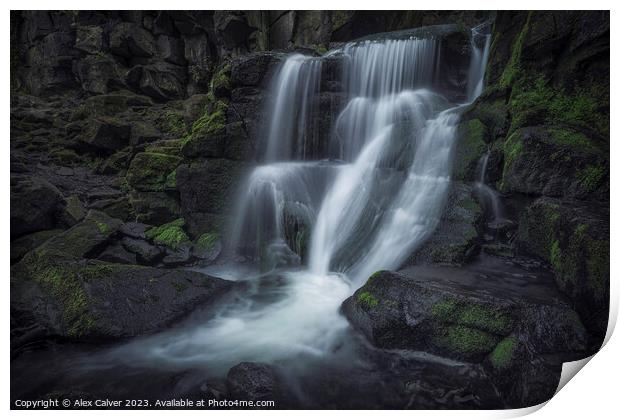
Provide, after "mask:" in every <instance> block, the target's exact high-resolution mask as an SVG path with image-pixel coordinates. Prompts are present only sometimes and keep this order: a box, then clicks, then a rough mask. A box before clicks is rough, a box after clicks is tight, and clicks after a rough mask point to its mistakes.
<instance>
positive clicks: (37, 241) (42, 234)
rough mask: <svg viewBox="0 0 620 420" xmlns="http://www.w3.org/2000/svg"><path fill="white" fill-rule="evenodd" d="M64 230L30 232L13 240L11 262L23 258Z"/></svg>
mask: <svg viewBox="0 0 620 420" xmlns="http://www.w3.org/2000/svg"><path fill="white" fill-rule="evenodd" d="M61 232H62V229H51V230H41V231H39V232H34V233H28V234H26V235H24V236H22V237H20V238H18V239H15V240H14V241H11V264H14V263H16V262H18V261H19V260H21V259H22V257H23V256H24V255H26V254H27V253H28V252H29V251H32V250H33V249H35V248H37V247H38V246H40V245H41V244H42V243H44V242H45V241H47V240H48V239H49V238H52V237H54V236H56V235H58V234H59V233H61Z"/></svg>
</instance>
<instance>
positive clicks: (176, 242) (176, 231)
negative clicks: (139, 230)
mask: <svg viewBox="0 0 620 420" xmlns="http://www.w3.org/2000/svg"><path fill="white" fill-rule="evenodd" d="M183 226H185V220H184V219H182V218H180V219H176V220H173V221H172V222H169V223H166V224H164V225H161V226H159V227H154V228H152V229H149V230H147V231H146V232H145V234H146V237H147V238H148V239H150V240H152V241H153V242H154V243H155V244H157V245H165V246H167V247H169V248H172V249H177V248H179V247H180V246H181V245H188V244H189V243H190V239H189V237H188V236H187V233H185V231H184V230H183Z"/></svg>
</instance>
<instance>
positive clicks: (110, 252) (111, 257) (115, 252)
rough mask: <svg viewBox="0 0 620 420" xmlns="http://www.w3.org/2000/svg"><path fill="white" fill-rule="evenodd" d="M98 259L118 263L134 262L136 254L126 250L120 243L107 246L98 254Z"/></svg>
mask: <svg viewBox="0 0 620 420" xmlns="http://www.w3.org/2000/svg"><path fill="white" fill-rule="evenodd" d="M97 259H98V260H101V261H107V262H112V263H120V264H135V263H136V256H135V254H132V253H130V252H127V250H125V248H123V246H122V245H121V244H114V245H110V246H109V247H107V248H106V249H105V250H104V251H103V252H102V253H101V254H99V256H98V257H97Z"/></svg>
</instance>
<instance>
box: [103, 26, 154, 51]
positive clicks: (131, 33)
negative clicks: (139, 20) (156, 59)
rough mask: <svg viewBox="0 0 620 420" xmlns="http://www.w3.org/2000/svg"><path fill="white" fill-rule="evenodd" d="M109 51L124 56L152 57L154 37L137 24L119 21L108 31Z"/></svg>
mask: <svg viewBox="0 0 620 420" xmlns="http://www.w3.org/2000/svg"><path fill="white" fill-rule="evenodd" d="M110 51H112V53H113V54H116V55H120V56H121V57H125V58H132V57H136V56H137V57H152V56H154V55H155V53H156V46H155V39H154V38H153V35H151V33H150V32H148V31H147V30H145V29H143V28H141V27H139V26H138V25H136V24H133V23H130V22H121V23H118V24H116V26H114V28H112V31H111V32H110Z"/></svg>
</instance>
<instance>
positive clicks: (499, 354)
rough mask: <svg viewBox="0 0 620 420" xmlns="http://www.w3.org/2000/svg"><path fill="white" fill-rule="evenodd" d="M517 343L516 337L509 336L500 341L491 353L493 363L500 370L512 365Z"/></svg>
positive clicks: (490, 359)
mask: <svg viewBox="0 0 620 420" xmlns="http://www.w3.org/2000/svg"><path fill="white" fill-rule="evenodd" d="M517 343H518V342H517V339H516V338H515V337H507V338H504V339H503V340H502V341H500V342H499V343H498V344H497V346H496V347H495V349H494V350H493V352H492V353H491V354H490V355H489V361H490V362H491V365H492V366H493V367H494V368H495V369H498V370H503V369H506V368H507V367H508V366H510V364H511V362H512V360H513V359H514V357H515V350H516V349H517Z"/></svg>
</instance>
